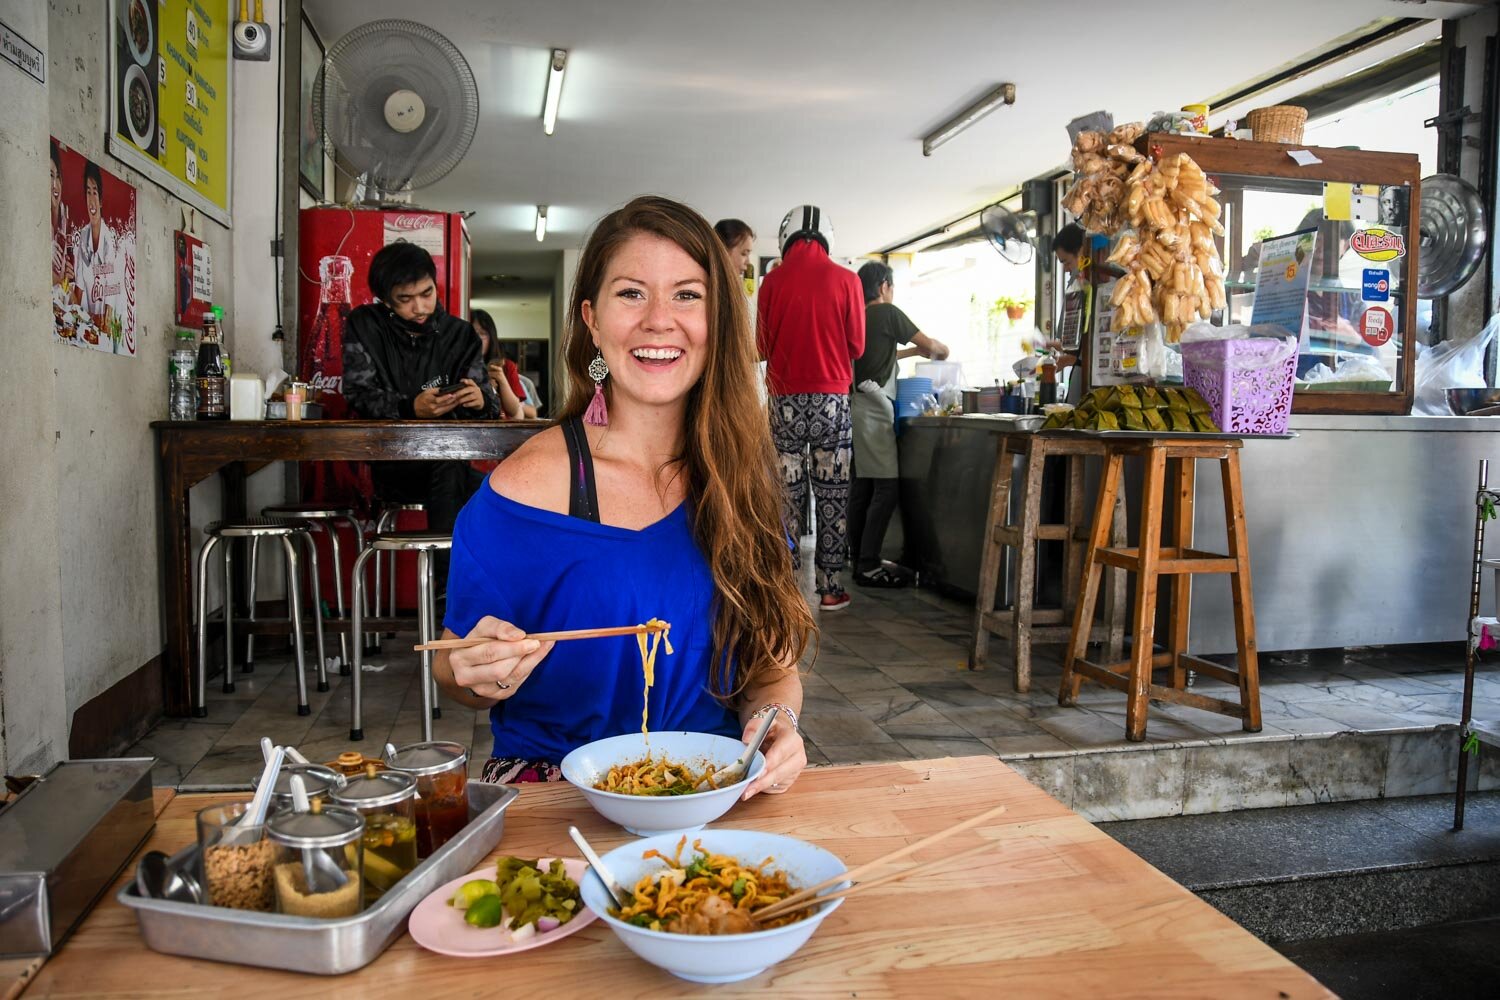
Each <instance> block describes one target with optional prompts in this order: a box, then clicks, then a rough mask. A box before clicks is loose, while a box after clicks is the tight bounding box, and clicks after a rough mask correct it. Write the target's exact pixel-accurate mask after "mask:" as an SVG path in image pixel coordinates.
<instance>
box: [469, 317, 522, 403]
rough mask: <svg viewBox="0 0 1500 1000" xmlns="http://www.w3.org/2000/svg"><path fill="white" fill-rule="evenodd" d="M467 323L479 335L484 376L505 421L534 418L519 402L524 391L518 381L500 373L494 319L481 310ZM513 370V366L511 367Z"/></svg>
mask: <svg viewBox="0 0 1500 1000" xmlns="http://www.w3.org/2000/svg"><path fill="white" fill-rule="evenodd" d="M469 322H471V323H473V324H474V332H475V333H477V334H479V342H480V343H481V344H483V345H484V353H483V354H482V355H481V357H482V358H483V359H484V370H485V374H486V375H488V376H489V380H490V384H491V385H493V386H494V387H495V393H496V395H498V396H499V397H500V412H501V413H502V414H503V415H504V417H505V419H506V420H520V419H521V418H522V417H525V416H532V417H534V416H536V412H535V411H532V412H531V413H530V414H528V413H527V412H526V406H525V404H524V403H522V402H521V396H522V395H524V393H525V391H526V390H524V389H522V388H521V383H520V381H519V379H513V378H510V377H508V376H509V372H502V371H500V364H501V361H502V359H503V357H504V355H503V354H502V353H501V351H500V338H499V337H498V336H497V335H496V332H495V318H494V317H493V316H491V315H490V314H489V313H487V312H485V311H484V310H483V309H475V310H474V313H473V315H472V316H471V317H470V318H469ZM511 367H512V369H514V367H515V366H514V365H512V366H511Z"/></svg>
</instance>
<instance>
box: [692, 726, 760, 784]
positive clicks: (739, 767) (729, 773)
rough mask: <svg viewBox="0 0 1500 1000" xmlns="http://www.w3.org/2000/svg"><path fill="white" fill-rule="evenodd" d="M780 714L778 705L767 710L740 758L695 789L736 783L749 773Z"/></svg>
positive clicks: (701, 782)
mask: <svg viewBox="0 0 1500 1000" xmlns="http://www.w3.org/2000/svg"><path fill="white" fill-rule="evenodd" d="M780 714H781V709H780V708H776V707H773V708H772V709H771V711H769V712H767V713H766V717H765V720H764V721H763V722H761V724H760V728H759V729H757V730H756V731H755V735H754V736H752V737H750V742H749V743H746V744H745V752H744V753H742V754H740V759H739V760H737V761H735V762H734V763H733V764H730V765H729V766H728V767H726V768H724V770H722V771H715V772H714V774H713V776H712V780H710V779H709V778H704V779H703V780H702V781H700V782H698V785H697V787H696V788H694V789H693V791H695V792H706V791H708V790H709V789H710V788H723V787H724V786H726V785H732V784H734V783H735V782H737V781H739V780H741V779H742V778H744V777H745V775H747V774H749V773H750V762H751V761H753V760H754V759H755V754H756V753H757V752H758V751H759V750H760V745H761V744H762V743H764V742H765V741H766V734H767V733H769V732H770V731H771V724H772V723H774V722H775V721H776V716H778V715H780Z"/></svg>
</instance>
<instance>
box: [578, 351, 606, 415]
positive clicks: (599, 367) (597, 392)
mask: <svg viewBox="0 0 1500 1000" xmlns="http://www.w3.org/2000/svg"><path fill="white" fill-rule="evenodd" d="M608 377H609V365H607V364H605V363H604V354H603V353H602V352H599V351H595V352H594V360H593V361H590V362H589V378H591V379H593V380H594V398H593V399H591V400H589V408H588V409H587V410H585V411H583V422H584V423H586V424H592V425H593V426H595V427H608V426H609V409H608V408H607V407H606V406H605V405H604V380H605V379H606V378H608Z"/></svg>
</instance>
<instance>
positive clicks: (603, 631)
mask: <svg viewBox="0 0 1500 1000" xmlns="http://www.w3.org/2000/svg"><path fill="white" fill-rule="evenodd" d="M666 629H667V626H666V625H665V624H647V625H616V626H613V627H611V628H575V629H572V630H571V631H567V632H532V633H531V634H529V635H523V636H522V637H521V639H535V640H537V641H538V642H557V641H562V640H565V639H608V638H610V637H612V636H617V635H650V634H651V633H652V632H664V631H666ZM495 641H497V640H495V639H491V638H484V637H480V638H472V639H434V640H433V641H432V642H424V643H421V644H419V645H416V646H413V647H412V648H413V649H414V650H415V651H416V652H418V653H425V652H427V651H428V650H435V649H468V648H469V647H470V646H483V645H484V644H485V643H487V642H495ZM516 641H517V642H519V641H520V640H519V639H518V640H516Z"/></svg>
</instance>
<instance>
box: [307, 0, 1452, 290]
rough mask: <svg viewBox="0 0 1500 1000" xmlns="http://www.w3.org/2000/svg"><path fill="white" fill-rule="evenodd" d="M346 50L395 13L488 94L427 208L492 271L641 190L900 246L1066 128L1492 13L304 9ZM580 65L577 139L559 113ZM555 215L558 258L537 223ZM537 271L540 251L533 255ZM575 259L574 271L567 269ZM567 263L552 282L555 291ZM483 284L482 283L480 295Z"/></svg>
mask: <svg viewBox="0 0 1500 1000" xmlns="http://www.w3.org/2000/svg"><path fill="white" fill-rule="evenodd" d="M304 6H305V8H306V10H307V13H308V16H309V17H310V18H311V19H312V21H313V23H314V24H315V25H316V26H317V27H318V29H319V32H320V33H321V34H322V35H323V37H324V39H325V41H326V42H328V43H330V44H331V43H332V42H333V41H334V40H335V39H337V38H338V37H339V36H340V35H342V34H343V33H344V32H346V31H348V30H349V29H350V28H352V27H354V26H355V25H357V24H362V23H364V22H365V21H369V20H373V19H376V18H381V17H405V18H411V17H418V18H420V19H422V20H423V21H424V22H425V23H427V24H429V25H431V26H432V27H434V28H436V29H437V30H438V31H440V32H442V33H443V34H445V35H447V36H448V37H449V38H451V39H452V40H453V41H454V42H455V43H456V44H457V46H458V47H459V49H460V50H461V51H462V52H463V54H464V56H465V57H466V58H467V59H468V61H469V64H470V66H471V67H472V68H473V71H474V75H475V77H476V79H477V80H478V84H479V91H480V103H481V118H480V124H479V133H478V136H477V137H476V139H475V142H474V145H473V147H472V149H471V150H470V152H469V155H468V157H467V158H466V159H465V161H464V162H463V163H462V164H460V166H459V167H458V168H457V169H456V170H454V171H453V173H451V174H449V175H448V176H447V177H446V178H444V179H443V180H442V181H440V182H438V183H437V184H436V185H435V186H433V187H432V188H430V189H428V190H427V191H424V192H422V193H421V194H420V195H419V200H420V201H421V202H422V203H423V204H424V205H427V206H430V207H434V208H443V209H450V210H459V209H464V210H473V211H474V212H475V213H476V214H475V215H474V217H473V218H472V219H471V220H470V227H471V232H472V233H473V236H474V250H475V273H476V274H484V273H487V272H490V271H495V270H501V269H504V267H505V266H506V264H507V262H508V263H509V265H510V266H512V267H515V266H517V265H516V262H517V260H518V259H524V256H529V254H530V253H531V252H535V251H537V250H539V249H542V248H545V249H547V250H550V251H555V250H557V249H560V248H562V247H567V246H579V245H581V244H582V242H583V239H584V236H585V234H586V232H587V229H588V227H589V226H590V225H591V224H592V223H593V222H594V221H595V220H596V219H598V218H599V217H600V216H601V215H603V214H604V213H605V212H607V211H609V210H610V209H611V208H614V207H617V206H619V205H620V204H622V203H624V202H625V201H626V200H628V199H629V198H630V197H632V196H633V195H636V194H640V193H647V192H651V193H659V194H664V195H668V196H671V197H674V198H678V199H681V200H683V201H686V202H688V203H690V204H692V205H694V206H695V207H697V208H698V209H699V210H700V211H701V212H703V214H704V215H705V216H707V217H708V218H709V219H710V220H714V219H717V218H720V217H723V216H738V217H740V218H743V219H745V220H746V221H747V222H749V223H750V225H751V226H753V227H754V228H755V229H756V231H757V232H758V234H759V237H760V238H759V242H758V250H759V252H760V253H763V254H773V253H775V252H776V248H775V238H776V227H777V226H778V225H779V223H780V220H781V217H782V215H783V214H784V213H785V212H786V211H787V210H788V209H790V208H791V207H792V206H793V205H796V204H800V203H802V202H812V203H815V204H818V205H820V206H821V207H822V208H823V210H824V212H825V213H826V214H827V215H828V216H829V217H830V218H831V219H832V220H833V222H834V224H835V227H836V230H835V252H836V253H838V254H839V255H843V256H854V255H857V254H861V253H866V252H869V251H871V250H875V249H878V248H880V247H883V246H888V245H890V244H893V243H895V242H897V241H899V240H902V239H904V238H907V237H910V236H914V235H916V234H919V233H922V232H924V231H926V230H928V229H930V228H931V227H932V226H933V225H935V224H937V223H940V222H944V221H947V220H949V219H952V218H954V217H957V216H959V215H962V214H963V213H965V212H968V211H972V210H975V209H977V208H979V207H981V206H983V205H984V204H986V203H988V202H989V201H991V200H993V199H994V198H995V197H996V196H997V195H999V194H1001V193H1002V192H1004V191H1006V190H1007V189H1008V188H1010V187H1011V186H1013V185H1014V184H1016V183H1018V182H1020V181H1021V180H1024V179H1025V178H1028V177H1032V176H1035V175H1037V174H1040V173H1043V172H1046V171H1048V170H1050V169H1051V168H1053V167H1054V166H1056V165H1058V164H1060V163H1061V162H1062V161H1063V160H1064V158H1065V157H1066V154H1067V146H1068V141H1067V136H1066V133H1065V132H1064V131H1063V125H1064V123H1066V122H1067V121H1068V120H1069V119H1071V118H1073V117H1075V116H1076V115H1079V114H1083V113H1086V112H1089V111H1094V110H1097V109H1100V108H1107V109H1109V110H1111V111H1113V112H1114V114H1115V117H1116V119H1117V120H1122V121H1123V120H1129V119H1134V118H1140V117H1143V116H1146V115H1148V114H1149V113H1150V112H1152V111H1154V110H1161V109H1169V108H1170V109H1175V108H1177V107H1179V106H1181V105H1182V104H1185V103H1191V102H1194V101H1197V100H1202V99H1203V98H1204V97H1206V96H1207V95H1211V94H1214V93H1223V92H1225V91H1227V90H1229V89H1231V88H1233V87H1235V86H1237V85H1238V84H1240V83H1242V82H1244V81H1247V80H1250V79H1252V78H1255V77H1258V76H1260V75H1262V74H1264V73H1266V72H1267V71H1268V70H1271V69H1273V68H1275V67H1278V66H1280V65H1282V64H1285V63H1288V62H1291V61H1293V60H1295V59H1296V58H1297V57H1298V56H1300V55H1302V54H1304V53H1307V52H1309V51H1312V50H1314V49H1318V48H1319V47H1321V46H1323V45H1325V44H1326V43H1328V42H1330V41H1332V40H1334V39H1336V38H1339V37H1340V36H1343V35H1346V34H1348V33H1350V32H1352V31H1355V30H1357V29H1359V28H1361V27H1363V26H1365V25H1368V24H1370V23H1371V22H1373V21H1376V20H1378V19H1381V18H1390V17H1409V16H1422V17H1443V16H1453V15H1455V14H1458V13H1462V12H1464V11H1465V10H1468V9H1472V6H1473V5H1463V4H1449V3H1429V4H1425V5H1415V4H1412V3H1403V2H1393V0H1255V2H1246V3H1240V4H1229V3H1199V4H1184V3H1181V2H1180V0H1171V2H1167V0H1136V2H1134V3H1120V2H1119V0H1108V2H1101V0H1073V2H1071V3H1061V2H1056V3H1040V2H1037V3H1023V2H1015V0H1010V2H1006V0H936V2H933V0H929V2H918V3H895V2H891V0H493V2H486V0H428V2H426V3H424V4H420V5H414V4H412V3H410V2H409V0H364V2H360V3H347V2H342V0H305V3H304ZM554 46H555V47H561V48H566V49H568V50H569V51H570V55H569V59H568V72H567V79H566V84H565V86H564V89H563V95H562V105H561V113H560V116H559V121H558V125H557V131H556V133H555V134H554V135H552V136H550V137H549V136H545V135H543V133H542V127H541V121H540V114H541V107H542V95H543V91H544V87H545V82H546V76H547V64H548V54H549V52H550V50H551V49H552V48H553V47H554ZM1004 81H1011V82H1014V83H1015V84H1016V88H1017V101H1016V105H1015V106H1014V107H1010V108H1002V109H1000V110H998V111H996V112H994V113H993V114H992V115H990V116H989V117H988V118H986V119H985V120H983V121H982V122H980V123H978V124H977V125H975V126H974V127H973V128H972V129H970V130H969V131H968V132H966V133H964V134H963V135H961V136H959V137H957V138H956V139H954V140H952V141H951V142H949V143H948V144H947V145H946V146H943V147H942V148H940V149H938V150H937V151H935V153H934V154H933V155H932V156H931V157H926V158H924V157H923V156H922V150H921V143H920V137H921V136H922V135H923V134H924V133H926V132H928V131H929V130H931V129H932V128H934V127H935V126H936V125H938V124H940V123H941V122H943V121H944V120H945V119H947V118H948V117H950V116H951V115H952V114H953V113H954V112H956V111H958V110H959V109H961V108H963V107H964V106H965V105H966V104H968V103H969V102H971V101H972V100H974V99H975V98H976V97H978V96H980V95H981V94H983V93H984V92H986V91H988V90H989V89H990V88H992V87H993V86H994V85H995V84H997V83H1000V82H1004ZM538 204H546V205H549V206H551V207H550V211H549V216H548V231H547V239H546V242H545V243H544V244H542V245H540V246H539V245H538V244H537V242H536V240H535V237H534V236H533V234H532V230H533V226H534V222H535V206H536V205H538ZM518 255H520V256H518ZM549 259H555V258H549ZM552 266H553V265H552V264H550V263H549V264H546V265H545V266H543V265H541V264H540V262H538V266H537V268H536V271H537V272H538V275H537V276H538V277H540V276H541V272H543V271H548V272H550V270H551V268H552ZM477 291H478V288H477V286H476V292H477Z"/></svg>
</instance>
